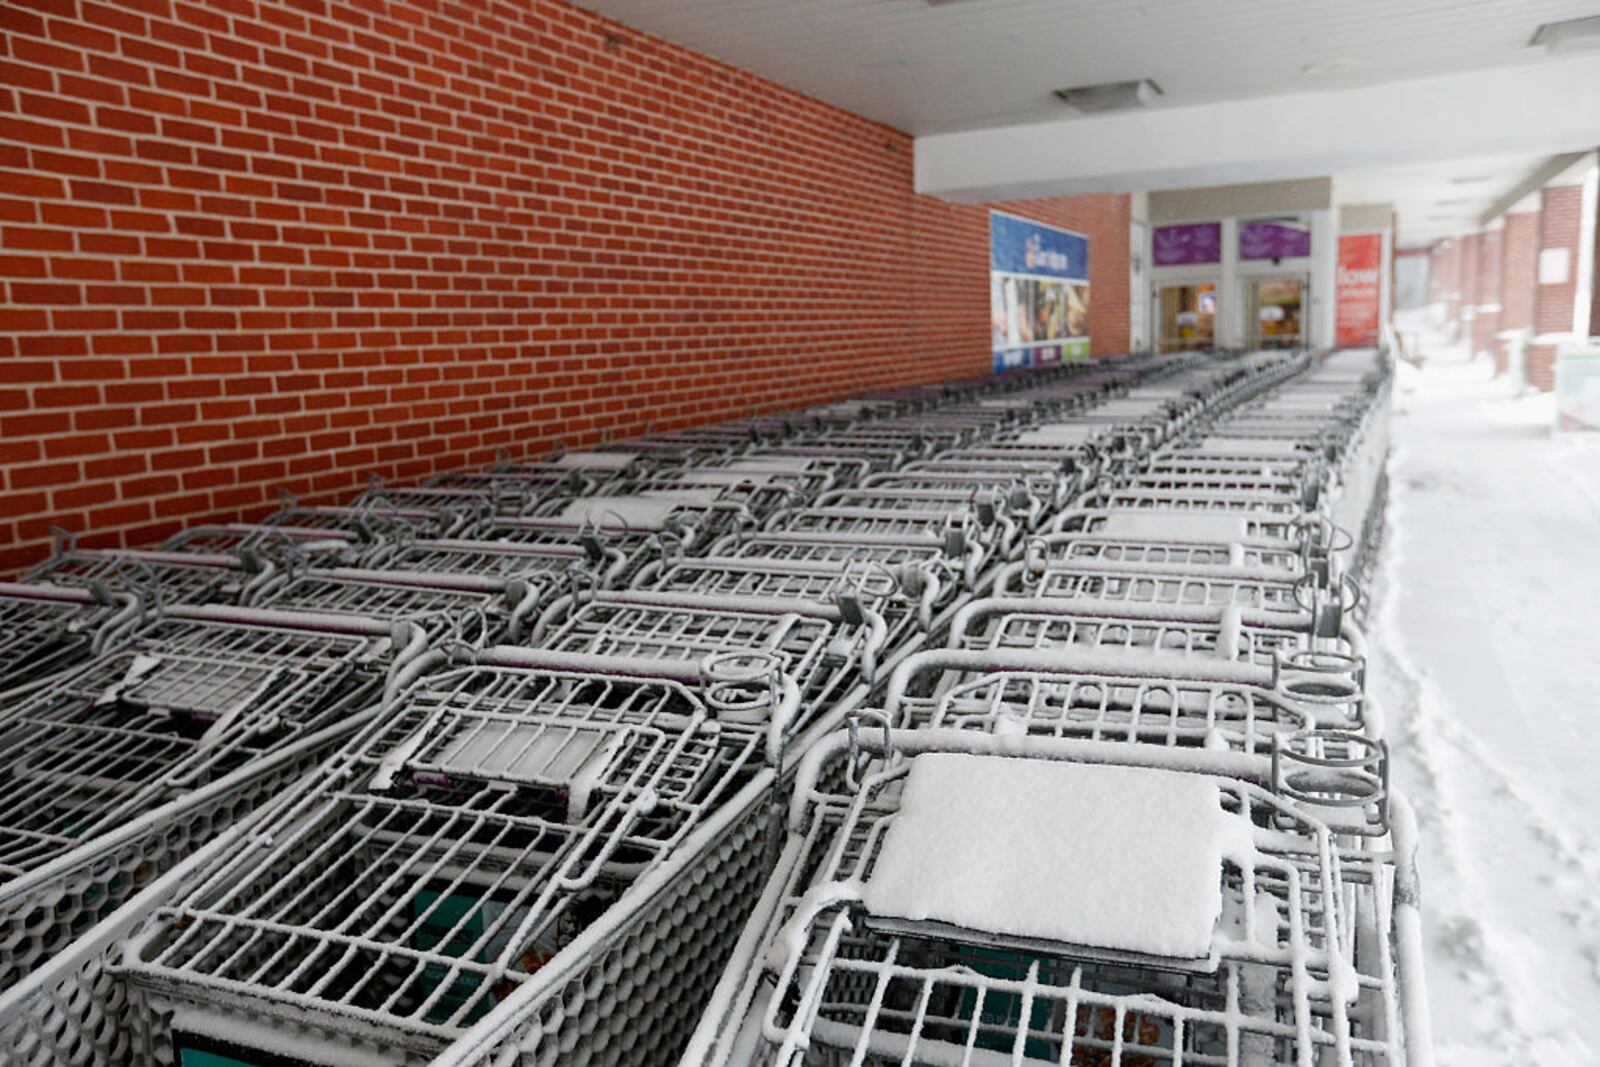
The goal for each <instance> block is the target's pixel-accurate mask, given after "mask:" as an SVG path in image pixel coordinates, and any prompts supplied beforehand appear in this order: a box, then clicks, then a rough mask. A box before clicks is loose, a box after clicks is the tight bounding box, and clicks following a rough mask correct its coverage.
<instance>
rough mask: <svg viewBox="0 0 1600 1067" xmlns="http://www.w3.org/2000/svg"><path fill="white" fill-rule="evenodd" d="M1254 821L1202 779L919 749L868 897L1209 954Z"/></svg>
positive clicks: (1034, 934)
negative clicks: (1227, 860)
mask: <svg viewBox="0 0 1600 1067" xmlns="http://www.w3.org/2000/svg"><path fill="white" fill-rule="evenodd" d="M1248 834H1249V827H1248V825H1247V824H1246V823H1245V822H1244V820H1243V819H1242V818H1241V817H1240V816H1238V815H1235V814H1232V813H1230V812H1227V811H1224V810H1223V808H1222V806H1221V802H1220V794H1219V791H1218V789H1217V786H1216V784H1215V783H1214V782H1212V781H1211V780H1209V779H1207V778H1204V777H1201V776H1199V775H1192V774H1183V773H1180V772H1176V771H1165V770H1154V769H1150V768H1143V767H1116V766H1099V765H1093V764H1078V763H1062V762H1055V761H1046V760H1030V759H1011V758H1007V757H999V756H980V755H970V754H966V753H948V752H939V753H928V754H924V755H921V756H917V757H916V758H915V759H914V760H913V761H912V764H911V770H910V771H909V772H908V773H907V776H906V781H905V786H904V789H903V791H902V793H901V797H900V810H899V812H898V814H897V815H896V816H895V818H894V821H893V822H892V823H891V825H890V827H889V830H888V832H887V833H886V834H885V836H884V842H883V847H882V850H881V851H880V853H879V855H878V858H877V862H876V864H875V865H874V867H873V870H872V874H871V876H870V877H869V878H868V879H867V883H866V888H865V892H864V893H863V895H862V903H863V904H864V905H865V907H866V909H867V911H868V913H869V914H871V915H873V916H876V917H880V918H885V919H898V920H909V921H924V920H932V921H935V922H943V923H950V924H953V925H955V926H959V927H963V928H966V929H970V930H977V931H983V932H987V933H992V934H998V935H1001V936H1009V937H1018V938H1028V939H1037V940H1044V941H1055V942H1062V943H1065V944H1068V945H1077V946H1082V947H1085V948H1097V949H1106V950H1112V951H1117V952H1132V953H1139V954H1142V955H1148V956H1159V957H1163V958H1166V959H1172V960H1188V961H1193V960H1204V959H1207V958H1209V957H1210V956H1211V954H1212V941H1213V938H1214V935H1215V932H1216V926H1217V919H1218V916H1219V915H1221V913H1222V863H1223V858H1224V856H1233V855H1239V854H1240V850H1241V848H1243V847H1248V841H1249V838H1248Z"/></svg>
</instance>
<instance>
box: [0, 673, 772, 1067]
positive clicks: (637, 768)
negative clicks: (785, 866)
mask: <svg viewBox="0 0 1600 1067" xmlns="http://www.w3.org/2000/svg"><path fill="white" fill-rule="evenodd" d="M433 659H434V660H435V661H436V662H437V664H438V667H439V669H437V670H436V671H434V672H433V673H430V674H427V675H425V676H423V677H422V678H421V679H420V680H419V681H417V682H416V683H415V684H413V685H412V686H410V687H409V688H407V689H406V690H405V691H404V692H403V693H402V694H401V695H400V696H399V697H398V698H397V700H396V703H395V706H394V708H393V710H392V711H391V713H390V714H388V715H387V716H386V717H385V718H384V719H383V720H382V721H381V722H380V723H377V724H375V725H374V727H373V728H371V729H369V730H368V731H366V732H365V733H364V734H363V735H362V736H361V737H359V738H357V739H356V740H355V741H353V742H351V743H350V744H348V745H347V746H346V747H345V748H344V749H343V750H342V751H341V752H340V753H339V755H338V756H337V757H335V758H334V760H333V761H332V762H331V763H330V764H329V765H328V766H327V767H326V768H325V769H324V770H323V771H322V772H321V773H318V774H316V775H313V776H311V777H310V778H308V779H306V780H305V781H304V782H303V783H302V784H300V785H299V786H297V787H296V788H295V789H294V790H292V791H291V793H290V794H289V795H288V796H287V797H286V798H284V799H283V800H282V801H281V802H280V803H279V804H278V805H277V807H276V809H275V810H274V811H273V812H272V813H271V815H270V818H267V819H262V820H258V822H257V824H256V825H254V826H253V827H252V828H251V831H250V833H249V834H248V835H247V836H244V837H239V838H235V839H234V840H233V841H231V842H225V843H224V846H223V847H221V848H218V849H213V850H211V851H210V852H209V853H207V854H204V855H201V856H199V857H197V858H196V859H195V860H193V861H191V862H190V863H189V864H187V865H186V866H185V868H183V869H181V870H180V871H179V872H177V875H178V876H177V877H175V878H173V879H169V881H168V887H163V889H164V891H163V892H161V893H160V894H158V895H155V896H150V895H147V896H146V898H145V899H144V901H142V902H141V904H142V906H141V907H140V908H138V909H131V910H128V911H125V912H124V913H122V915H121V916H120V917H119V918H120V922H121V925H122V929H121V930H120V931H117V932H116V939H115V940H113V939H110V938H108V939H106V940H105V941H102V942H101V943H100V944H98V945H96V944H94V943H93V942H92V941H91V943H90V944H88V945H80V946H78V949H79V959H78V960H76V961H74V963H75V964H76V967H75V969H73V970H71V971H70V972H69V971H68V970H67V968H65V967H60V966H58V967H57V968H56V969H55V973H54V974H53V975H52V976H51V977H52V979H53V981H54V984H53V985H50V986H48V987H44V988H39V989H37V990H36V991H35V992H34V996H33V997H32V998H31V1001H32V1002H31V1003H30V1004H29V1005H28V1008H30V1009H31V1012H32V1014H29V1012H27V1011H22V1010H18V1008H17V1007H16V1006H14V1004H15V999H16V998H12V1000H11V1002H6V1001H0V1027H6V1028H7V1030H8V1032H7V1036H8V1037H10V1038H12V1039H13V1040H16V1038H17V1037H18V1036H19V1035H18V1031H23V1033H22V1035H21V1036H23V1037H24V1038H28V1037H33V1036H34V1034H35V1033H37V1030H38V1026H37V1025H36V1024H35V1023H34V1020H37V1019H40V1018H52V1019H55V1020H57V1021H58V1022H59V1023H60V1024H61V1025H66V1026H76V1027H79V1028H81V1029H80V1033H79V1035H78V1036H80V1037H82V1038H85V1039H87V1038H89V1037H90V1036H91V1035H88V1034H83V1033H82V1032H81V1030H82V1029H89V1028H91V1027H92V1025H93V1021H94V1020H93V1019H92V1018H88V1017H85V1016H84V1015H83V1014H82V1013H79V1014H76V1015H74V1014H73V1013H74V1006H73V1005H72V1004H71V1003H68V1002H67V999H66V996H67V995H66V993H65V992H64V991H65V990H68V989H79V988H82V986H83V984H84V983H89V982H93V981H95V980H98V981H99V982H100V983H102V984H103V985H104V986H106V987H108V988H115V989H116V990H117V991H116V992H114V993H108V994H107V995H113V996H117V995H120V997H121V998H122V1000H121V1013H122V1014H123V1015H124V1016H125V1018H126V1028H127V1033H128V1035H129V1036H128V1038H127V1039H126V1044H125V1046H124V1047H127V1048H129V1049H130V1050H131V1052H132V1055H133V1058H134V1059H137V1060H140V1061H141V1062H153V1061H154V1062H174V1061H175V1062H179V1063H189V1062H192V1058H193V1057H194V1054H196V1053H209V1054H212V1055H223V1056H229V1057H232V1058H234V1059H236V1060H238V1061H241V1062H260V1061H261V1059H262V1058H263V1057H267V1058H269V1059H270V1057H271V1056H272V1055H273V1054H277V1053H280V1052H281V1051H282V1050H283V1049H285V1048H286V1047H289V1048H292V1049H293V1053H292V1056H293V1057H294V1058H297V1059H299V1058H303V1059H304V1060H305V1061H307V1062H312V1063H321V1064H328V1065H333V1064H339V1065H343V1064H353V1063H368V1062H374V1061H378V1060H381V1061H382V1062H385V1063H406V1064H410V1063H417V1064H420V1063H425V1062H427V1061H428V1060H429V1059H430V1058H431V1057H432V1055H433V1054H434V1053H435V1052H437V1051H438V1050H439V1049H440V1048H441V1047H443V1046H444V1044H445V1043H446V1042H448V1041H449V1040H450V1039H451V1038H452V1037H453V1036H455V1035H457V1034H459V1033H460V1032H461V1031H463V1030H464V1029H465V1028H467V1027H468V1026H470V1025H471V1024H472V1023H474V1022H475V1021H477V1020H479V1019H481V1018H484V1017H485V1016H486V1015H488V1014H490V1013H491V1012H493V1010H494V1009H495V1008H496V1006H497V1005H498V1004H499V1003H500V1002H502V1001H503V1000H506V999H507V998H511V997H514V996H516V995H517V993H518V991H519V990H520V989H523V988H524V987H528V986H537V985H539V984H541V983H543V984H546V985H548V984H551V983H552V981H554V982H556V983H559V984H558V985H557V988H558V990H559V991H560V993H561V995H560V999H559V1002H560V1003H561V1004H562V1005H563V1006H564V1007H566V1008H567V1009H568V1011H569V1012H570V1014H568V1015H567V1021H566V1023H565V1025H564V1027H563V1026H561V1024H560V1023H559V1022H558V1024H557V1025H558V1027H560V1028H561V1029H563V1030H564V1032H563V1033H561V1034H560V1035H558V1037H556V1038H553V1039H552V1041H551V1042H550V1043H547V1044H546V1046H545V1052H544V1055H546V1056H547V1057H551V1056H557V1055H564V1054H565V1052H564V1050H565V1051H570V1050H571V1048H572V1043H573V1041H574V1040H576V1039H578V1038H579V1036H580V1034H581V1035H582V1039H583V1040H584V1041H585V1042H586V1043H588V1044H590V1045H591V1046H601V1045H604V1044H605V1043H606V1038H605V1037H603V1036H602V1035H609V1040H610V1041H612V1042H616V1043H618V1044H619V1047H620V1048H622V1049H627V1048H630V1047H631V1049H632V1051H630V1052H628V1053H627V1056H626V1057H625V1059H626V1061H627V1062H649V1061H650V1060H651V1059H652V1058H659V1056H660V1055H661V1050H662V1049H670V1048H671V1047H672V1046H673V1045H675V1044H676V1043H678V1042H680V1041H681V1035H674V1034H672V1033H671V1031H670V1028H668V1029H667V1031H666V1032H665V1033H663V1032H662V1031H661V1030H659V1029H653V1028H652V1027H651V1026H650V1025H649V1023H650V1018H651V1017H652V1016H655V1015H658V1014H660V1013H661V1012H662V1011H663V1010H666V1011H679V1012H681V1011H682V1010H683V1008H684V1007H685V1005H688V1004H693V1003H694V1002H695V1001H697V1000H699V999H701V997H703V991H702V989H703V987H702V986H701V985H700V983H703V981H704V979H705V977H706V970H707V968H708V967H710V966H712V965H713V964H714V963H715V959H714V957H713V958H702V955H701V953H702V945H703V944H704V942H705V940H706V939H708V938H711V939H716V938H720V939H723V940H727V939H729V938H731V935H732V932H733V930H734V929H736V927H737V924H738V921H739V920H740V919H741V918H742V916H743V914H744V913H745V912H747V911H748V907H749V902H748V900H746V899H744V898H742V897H740V896H737V895H731V894H733V893H734V892H735V891H736V890H738V889H740V888H741V887H744V886H748V884H749V883H750V881H751V879H752V875H753V874H754V873H755V868H756V867H757V866H759V865H760V855H761V850H760V848H759V847H749V846H750V843H751V841H752V838H751V837H750V834H751V833H752V832H753V831H754V830H755V829H758V828H759V827H758V826H757V823H759V822H761V821H763V820H764V819H765V812H766V810H767V809H766V807H765V805H764V804H761V803H756V801H757V800H758V799H759V798H762V797H764V796H765V793H766V791H768V790H770V783H771V774H772V771H771V767H770V765H769V763H768V761H767V758H766V756H767V753H768V752H769V751H770V749H771V748H772V744H771V740H770V736H771V733H772V730H773V729H774V724H778V723H782V722H785V721H788V720H791V719H792V718H793V717H794V713H795V708H796V705H797V703H798V700H799V694H798V691H797V689H796V687H795V686H794V684H793V683H792V682H790V681H788V680H786V679H785V678H784V677H783V676H782V675H781V673H779V672H777V670H776V662H775V661H774V660H773V658H772V657H770V656H761V655H759V654H754V655H752V654H743V655H739V656H734V657H719V658H715V659H712V660H710V661H707V662H704V663H691V664H685V663H682V662H667V663H663V662H653V663H652V662H649V661H637V662H636V663H635V664H634V665H633V667H632V669H629V668H628V667H627V666H626V665H621V664H618V663H616V662H614V661H607V660H596V659H589V658H585V657H581V656H562V655H552V654H548V653H542V652H537V651H530V650H524V649H517V648H488V649H478V650H471V649H466V648H461V647H457V648H455V649H454V650H452V651H451V652H448V653H446V652H440V653H437V654H435V655H434V657H433ZM730 849H734V850H744V852H747V853H748V854H744V852H736V853H734V854H732V855H730V851H729V850H730ZM169 887H170V888H169ZM119 945H120V946H121V947H118V946H119ZM557 976H561V977H557ZM36 985H38V983H36ZM8 1008H10V1009H11V1010H10V1011H8V1010H7V1009H8ZM62 1016H67V1018H65V1019H63V1018H61V1017H62ZM584 1020H587V1024H588V1025H585V1024H584ZM589 1026H597V1027H598V1030H596V1031H594V1032H590V1030H589ZM286 1042H288V1044H287V1045H286V1044H285V1043H286ZM186 1057H189V1058H186ZM44 1062H49V1058H48V1057H46V1058H44Z"/></svg>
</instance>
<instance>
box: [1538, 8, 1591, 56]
mask: <svg viewBox="0 0 1600 1067" xmlns="http://www.w3.org/2000/svg"><path fill="white" fill-rule="evenodd" d="M1528 43H1529V44H1530V45H1532V46H1533V47H1535V48H1543V49H1544V50H1545V51H1547V52H1582V51H1587V50H1589V49H1593V48H1600V15H1590V16H1588V17H1587V18H1581V19H1566V20H1564V21H1562V22H1546V23H1545V24H1544V25H1543V26H1540V27H1539V28H1538V29H1537V30H1535V31H1533V40H1531V41H1529V42H1528Z"/></svg>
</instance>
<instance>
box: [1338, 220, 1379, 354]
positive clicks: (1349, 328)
mask: <svg viewBox="0 0 1600 1067" xmlns="http://www.w3.org/2000/svg"><path fill="white" fill-rule="evenodd" d="M1382 272H1383V234H1381V233H1351V234H1345V235H1343V236H1341V237H1340V238H1339V274H1338V279H1337V282H1336V285H1335V292H1334V301H1335V303H1334V307H1335V308H1336V309H1337V312H1336V315H1337V319H1338V322H1337V325H1336V327H1335V329H1334V344H1336V345H1337V346H1338V347H1340V348H1376V347H1377V346H1378V318H1379V316H1378V288H1379V285H1380V281H1379V279H1380V278H1381V276H1382Z"/></svg>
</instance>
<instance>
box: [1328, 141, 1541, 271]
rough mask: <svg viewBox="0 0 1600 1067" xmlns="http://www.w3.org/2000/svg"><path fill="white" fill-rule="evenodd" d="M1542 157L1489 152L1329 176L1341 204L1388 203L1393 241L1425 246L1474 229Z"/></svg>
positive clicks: (1536, 167) (1529, 172)
mask: <svg viewBox="0 0 1600 1067" xmlns="http://www.w3.org/2000/svg"><path fill="white" fill-rule="evenodd" d="M1548 158H1549V157H1548V156H1542V155H1538V156H1495V157H1492V158H1488V159H1462V160H1452V161H1450V162H1446V163H1426V164H1420V165H1415V166H1401V167H1373V168H1371V169H1367V170H1353V171H1345V172H1342V173H1340V174H1337V175H1335V176H1334V195H1335V196H1336V197H1337V198H1338V200H1339V202H1340V203H1345V204H1363V203H1388V204H1393V205H1394V210H1395V222H1396V230H1397V241H1396V243H1397V245H1398V246H1399V247H1401V248H1420V247H1426V246H1428V245H1431V244H1432V243H1433V242H1435V241H1437V240H1440V239H1441V238H1445V237H1454V236H1456V235H1458V234H1462V233H1470V232H1471V231H1473V230H1476V229H1477V228H1478V220H1479V219H1480V217H1481V216H1482V215H1483V214H1484V213H1485V212H1486V211H1488V210H1489V209H1490V208H1491V207H1493V206H1494V205H1495V204H1497V203H1498V202H1499V201H1500V199H1501V197H1503V196H1505V195H1506V194H1507V193H1510V192H1511V191H1512V190H1514V189H1516V187H1517V186H1518V185H1520V184H1521V183H1522V182H1523V181H1524V180H1525V179H1526V178H1527V177H1528V176H1529V175H1531V174H1533V173H1534V172H1535V171H1536V170H1538V169H1539V168H1540V167H1541V166H1543V165H1544V164H1545V162H1546V161H1547V160H1548Z"/></svg>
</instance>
